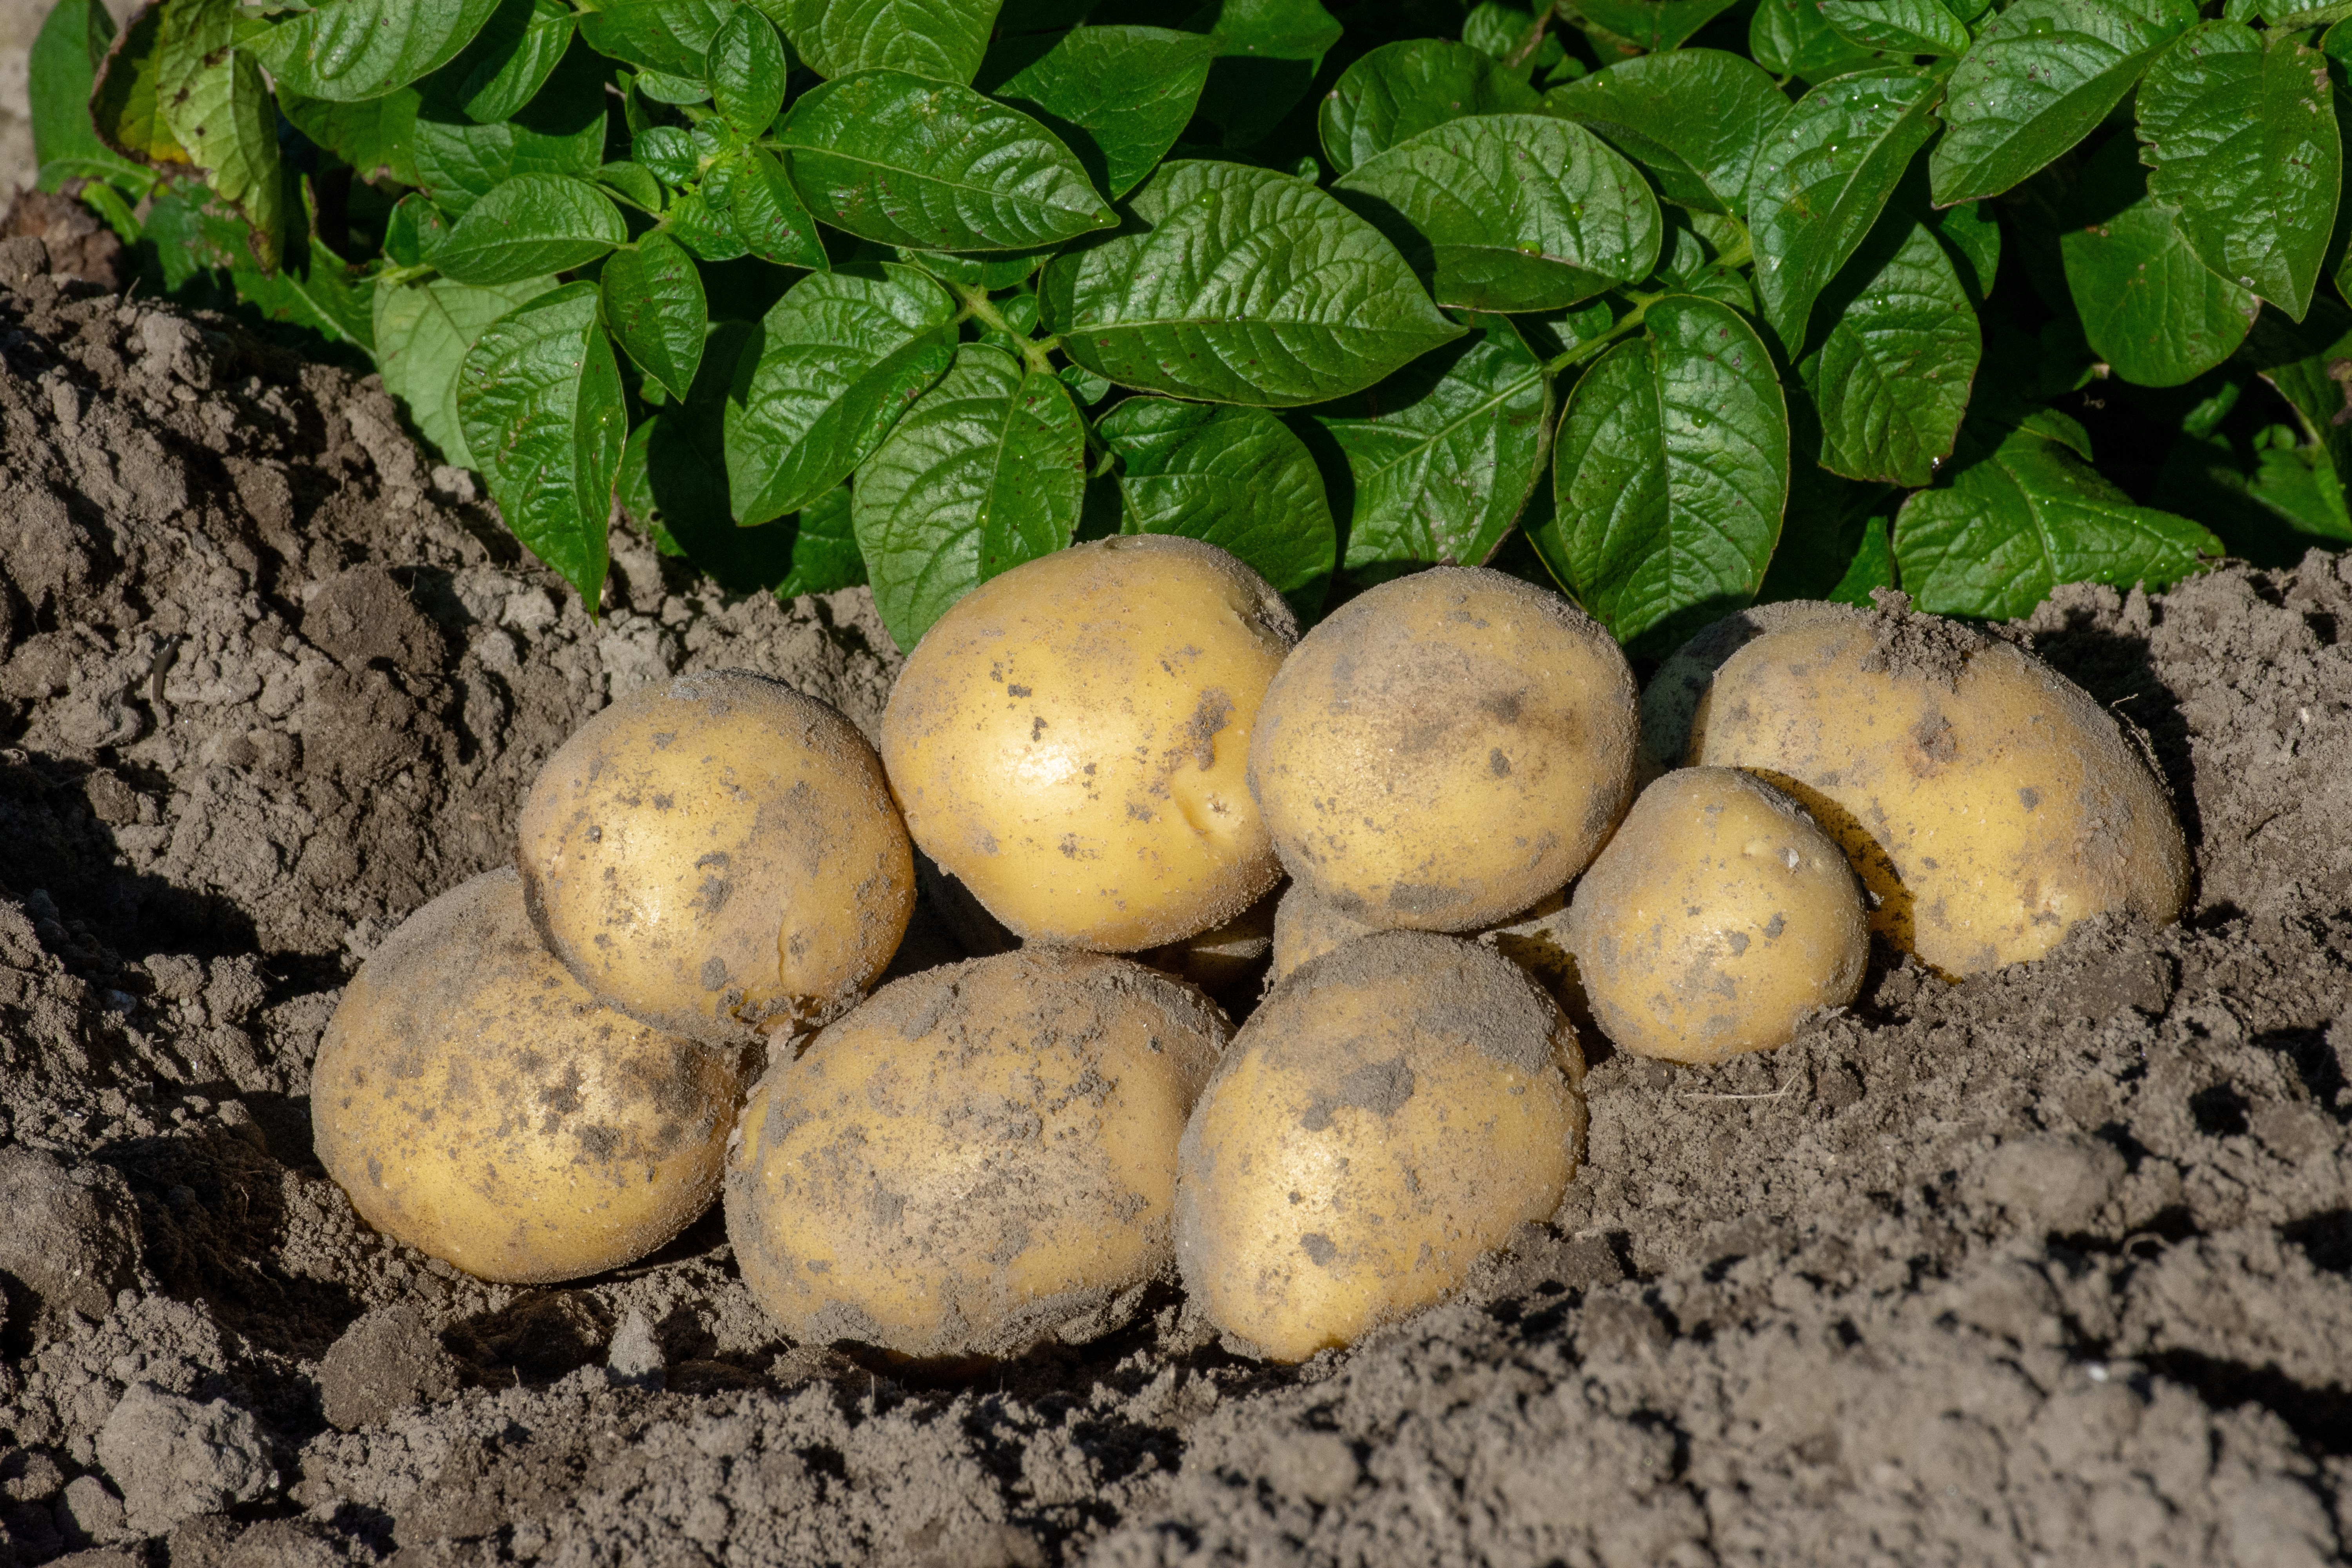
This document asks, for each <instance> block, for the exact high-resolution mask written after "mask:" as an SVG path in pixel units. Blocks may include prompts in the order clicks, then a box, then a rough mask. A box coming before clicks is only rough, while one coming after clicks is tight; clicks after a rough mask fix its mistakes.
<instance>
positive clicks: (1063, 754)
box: [882, 534, 1298, 952]
mask: <svg viewBox="0 0 2352 1568" xmlns="http://www.w3.org/2000/svg"><path fill="white" fill-rule="evenodd" d="M1297 635H1298V625H1297V619H1296V617H1294V616H1292V614H1291V612H1290V609H1289V606H1288V605H1285V604H1284V603H1283V601H1282V596H1281V595H1278V594H1276V592H1275V591H1274V589H1273V588H1272V587H1270V586H1269V585H1268V584H1266V582H1265V579H1264V578H1262V577H1260V576H1258V575H1257V574H1256V573H1255V572H1252V571H1251V570H1250V569H1249V568H1248V567H1246V566H1244V565H1243V564H1242V563H1240V562H1239V561H1237V560H1235V559H1234V557H1233V556H1231V555H1228V554H1227V553H1225V552H1223V551H1222V550H1219V549H1217V548H1215V547H1214V546H1213V545H1208V544H1203V543H1201V542H1199V541H1197V540H1191V539H1181V538H1176V537H1173V536H1166V535H1150V534H1146V535H1137V536H1130V537H1120V538H1115V539H1105V540H1100V541H1097V542H1094V543H1090V544H1081V545H1077V546H1075V547H1074V548H1071V549H1068V550H1060V551H1055V552H1054V553H1053V554H1051V555H1046V556H1043V557H1041V558H1039V559H1038V560H1035V561H1031V562H1028V563H1024V564H1023V565H1020V566H1016V567H1014V568H1013V570H1012V571H1010V572H1007V573H1005V574H1003V575H1002V576H999V577H994V578H992V579H990V580H989V581H988V582H986V583H983V584H981V585H980V586H979V587H978V588H975V589H974V590H972V592H971V593H970V594H968V595H965V596H964V597H963V598H962V599H961V600H960V601H959V602H958V603H957V604H956V605H955V606H954V607H953V608H952V609H950V610H949V611H948V613H947V614H946V615H944V616H940V619H939V621H938V622H937V623H936V624H935V625H933V626H932V627H931V629H930V630H929V632H927V633H926V634H924V637H923V640H922V642H921V643H920V644H919V646H918V647H916V648H915V651H914V652H913V654H912V655H910V656H909V657H908V660H907V664H906V668H904V669H902V670H901V671H900V672H899V675H898V686H897V687H896V689H893V690H892V692H891V694H890V705H889V709H888V710H887V712H885V713H884V715H883V719H882V757H883V761H884V762H885V763H887V765H888V768H889V773H890V787H891V789H892V791H893V792H894V793H896V795H898V804H899V805H900V806H901V807H902V808H903V809H904V810H905V812H906V814H907V825H908V827H909V828H910V829H911V830H912V831H913V833H914V836H915V842H916V843H918V844H919V845H920V846H922V847H923V851H924V852H925V853H926V854H928V855H929V856H930V857H931V858H934V859H935V860H937V861H938V862H939V864H940V868H942V869H943V870H945V871H947V872H948V873H950V875H952V876H954V877H955V878H957V879H960V880H961V882H962V884H963V885H964V887H965V888H967V889H970V891H971V894H972V895H973V896H974V897H975V898H977V899H978V900H980V902H981V903H982V905H984V906H985V907H986V908H987V909H988V910H989V911H990V912H991V913H992V914H994V915H995V916H996V918H997V919H998V920H1000V921H1003V922H1004V924H1005V925H1006V926H1007V927H1008V928H1010V929H1011V930H1012V931H1013V932H1014V933H1015V934H1016V935H1018V936H1021V937H1023V938H1024V939H1025V940H1027V941H1031V942H1066V943H1070V944H1073V945H1076V946H1080V947H1090V948H1097V949H1100V950H1104V951H1108V952H1138V951H1140V950H1142V949H1144V948H1150V947H1158V946H1160V945H1161V944H1163V943H1166V942H1178V941H1181V940H1182V939H1183V938H1185V937H1188V936H1192V935H1194V934H1196V933H1198V932H1200V931H1206V930H1208V929H1209V928H1211V927H1212V926H1216V925H1220V924H1223V922H1224V921H1228V920H1231V919H1232V918H1234V916H1235V915H1238V914H1240V913H1241V912H1242V911H1243V910H1245V909H1247V908H1248V907H1249V906H1250V904H1251V903H1253V902H1254V901H1255V900H1256V899H1257V898H1258V897H1259V896H1260V895H1261V894H1264V893H1265V892H1266V891H1267V890H1268V889H1271V888H1272V887H1273V886H1274V884H1275V881H1276V878H1277V877H1278V876H1279V875H1280V868H1279V867H1278V866H1277V864H1276V860H1275V858H1274V850H1273V847H1272V845H1271V844H1270V842H1269V841H1268V839H1267V837H1266V833H1265V826H1264V824H1263V823H1262V822H1261V821H1260V820H1259V817H1258V811H1257V806H1256V805H1255V803H1254V802H1253V801H1252V800H1251V799H1250V795H1249V791H1248V789H1247V788H1246V787H1245V786H1244V782H1243V769H1244V759H1245V757H1246V756H1247V754H1248V751H1249V742H1250V735H1251V733H1252V731H1253V728H1254V726H1255V723H1256V719H1257V710H1258V703H1259V700H1260V699H1261V698H1262V697H1263V696H1264V694H1265V689H1266V683H1267V682H1269V681H1270V680H1272V679H1274V672H1275V670H1276V668H1277V667H1278V666H1280V664H1281V663H1282V660H1283V657H1284V655H1286V653H1287V652H1288V651H1289V649H1290V645H1291V644H1292V643H1293V642H1294V641H1296V640H1297Z"/></svg>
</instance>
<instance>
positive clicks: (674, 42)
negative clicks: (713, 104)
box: [580, 0, 738, 98]
mask: <svg viewBox="0 0 2352 1568" xmlns="http://www.w3.org/2000/svg"><path fill="white" fill-rule="evenodd" d="M737 8H738V7H737V6H736V4H735V0H599V4H598V5H597V7H596V8H595V9H594V10H593V11H583V12H582V13H581V14H580V36H581V37H583V38H585V39H587V40H588V43H589V46H590V47H592V48H593V49H595V51H596V52H597V53H598V54H601V55H609V56H611V57H612V58H614V59H616V60H623V61H625V62H627V63H628V64H630V65H633V66H643V67H645V68H646V69H648V70H655V71H659V72H661V73H663V74H664V75H666V76H674V77H682V78H684V79H687V80H688V81H692V82H697V83H698V82H700V81H701V80H702V73H703V72H704V71H705V70H706V69H707V68H709V61H710V45H711V40H713V39H715V38H716V37H719V29H720V28H721V27H724V26H726V25H727V22H728V18H729V17H730V16H733V15H734V14H735V12H736V10H737ZM701 96H703V95H702V94H701V93H697V94H696V97H697V98H699V97H701Z"/></svg>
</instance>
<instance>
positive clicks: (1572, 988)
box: [1266, 884, 1592, 1029]
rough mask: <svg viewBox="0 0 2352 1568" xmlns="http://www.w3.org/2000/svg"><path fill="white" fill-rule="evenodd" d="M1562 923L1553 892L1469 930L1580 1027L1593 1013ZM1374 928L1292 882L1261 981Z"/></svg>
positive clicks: (1563, 910) (1560, 901)
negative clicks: (1527, 906) (1498, 921)
mask: <svg viewBox="0 0 2352 1568" xmlns="http://www.w3.org/2000/svg"><path fill="white" fill-rule="evenodd" d="M1567 926H1568V900H1566V899H1565V898H1563V897H1561V896H1560V895H1559V894H1558V893H1552V894H1549V895H1548V896H1547V897H1544V898H1541V899H1538V900H1536V902H1535V905H1534V907H1533V908H1531V909H1526V910H1520V911H1519V912H1518V913H1517V915H1515V916H1513V917H1512V918H1511V919H1509V920H1507V921H1503V922H1502V923H1501V924H1499V925H1491V926H1488V927H1487V928H1486V930H1484V931H1478V932H1475V933H1474V934H1475V940H1476V941H1477V942H1479V943H1480V944H1481V945H1482V946H1486V947H1491V948H1493V949H1494V950H1495V951H1496V952H1499V953H1501V954H1502V955H1503V956H1504V957H1505V958H1507V959H1509V960H1510V961H1511V962H1512V963H1516V964H1517V965H1518V966H1519V967H1520V968H1521V969H1523V970H1525V971H1527V973H1528V978H1529V979H1531V980H1533V981H1534V982H1535V983H1536V984H1538V985H1540V986H1542V987H1543V988H1544V990H1545V991H1546V992H1547V993H1548V994H1549V995H1550V997H1551V999H1552V1000H1553V1001H1555V1002H1557V1003H1559V1006H1560V1010H1561V1011H1562V1012H1564V1013H1566V1014H1567V1015H1568V1017H1569V1022H1570V1023H1572V1024H1574V1025H1575V1026H1577V1027H1578V1028H1580V1029H1581V1028H1584V1027H1586V1026H1588V1025H1590V1024H1591V1022H1592V1015H1591V1012H1590V1011H1589V1010H1588V1008H1587V1006H1586V1005H1585V1000H1584V988H1583V986H1582V985H1581V984H1580V983H1579V982H1578V980H1577V975H1576V960H1575V958H1574V957H1572V956H1571V955H1570V952H1569V951H1568V934H1567ZM1378 929H1380V928H1378V927H1376V926H1369V925H1366V924H1365V923H1364V922H1363V921H1360V920H1354V919H1351V918H1350V917H1349V916H1347V915H1343V914H1341V913H1340V912H1339V910H1336V909H1333V908H1332V907H1331V906H1330V905H1329V904H1327V903H1325V902H1324V901H1323V900H1320V899H1318V898H1317V897H1316V896H1315V895H1314V894H1312V893H1310V892H1308V891H1307V890H1306V889H1304V888H1300V887H1298V886H1297V885H1296V884H1294V885H1293V886H1292V887H1291V888H1290V889H1289V890H1288V891H1287V892H1286V893H1284V894H1283V895H1282V902H1281V903H1280V904H1279V905H1278V906H1277V907H1276V910H1275V914H1274V962H1273V964H1272V966H1271V967H1270V968H1269V969H1268V971H1267V973H1266V983H1267V984H1276V983H1278V982H1280V981H1283V980H1286V979H1287V978H1289V976H1290V975H1291V973H1293V972H1294V971H1296V970H1297V969H1298V968H1299V966H1300V965H1302V964H1305V963H1309V962H1310V961H1312V960H1314V959H1318V958H1320V957H1322V956H1323V955H1324V954H1325V953H1327V952H1331V951H1332V950H1333V949H1335V948H1337V947H1339V946H1340V945H1342V944H1343V943H1346V942H1354V941H1355V940H1357V939H1358V938H1359V937H1366V936H1370V935H1371V934H1372V932H1373V931H1376V930H1378Z"/></svg>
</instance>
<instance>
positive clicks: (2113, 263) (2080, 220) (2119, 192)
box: [2058, 136, 2262, 386]
mask: <svg viewBox="0 0 2352 1568" xmlns="http://www.w3.org/2000/svg"><path fill="white" fill-rule="evenodd" d="M2137 153H2138V148H2137V145H2135V144H2134V142H2133V141H2132V139H2131V138H2130V137H2128V136H2117V137H2116V138H2115V139H2113V140H2112V141H2110V142H2107V144H2106V145H2105V146H2104V147H2102V148H2100V149H2099V150H2098V152H2097V153H2094V154H2092V156H2091V158H2090V160H2089V162H2087V163H2084V165H2083V171H2082V176H2081V179H2080V181H2079V182H2078V183H2077V184H2076V185H2075V186H2074V193H2073V195H2072V196H2071V197H2070V198H2069V199H2068V201H2067V204H2066V207H2065V227H2064V230H2063V233H2062V234H2061V235H2060V237H2059V241H2058V247H2059V254H2060V256H2061V257H2062V258H2063V262H2064V266H2065V272H2066V288H2067V290H2068V292H2069V293H2071V294H2072V295H2073V296H2074V309H2075V310H2076V312H2077V313H2078V314H2079V315H2080V316H2081V317H2082V319H2083V335H2084V337H2085V338H2087V339H2088V340H2089V341H2090V345H2091V350H2092V352H2093V353H2096V354H2097V355H2098V356H2099V358H2101V359H2102V360H2105V362H2106V363H2108V364H2109V365H2111V366H2113V367H2114V369H2115V373H2116V374H2117V375H2119V376H2121V377H2123V378H2124V379H2125V380H2126V381H2128V382H2133V383H2136V384H2138V385H2141V386H2179V385H2180V384H2183V383H2184V382H2189V381H2194V380H2195V379H2197V377H2199V376H2200V375H2202V374H2205V373H2206V372H2207V371H2209V370H2210V369H2212V368H2213V367H2214V366H2215V365H2217V364H2220V363H2221V362H2222V361H2223V360H2226V359H2228V358H2229V357H2230V355H2231V354H2232V353H2235V352H2236V351H2237V347H2238V345H2239V344H2240V343H2242V342H2244V341H2245V338H2246V330H2247V329H2248V328H2249V327H2251V326H2252V325H2253V321H2254V314H2255V312H2256V311H2257V310H2260V309H2261V308H2262V307H2261V305H2260V304H2259V303H2258V302H2257V301H2256V300H2255V298H2254V296H2253V295H2252V294H2250V293H2248V292H2247V291H2246V290H2245V289H2241V288H2239V287H2238V286H2237V285H2236V284H2234V283H2232V282H2231V281H2230V280H2229V279H2226V278H2222V277H2220V276H2218V275H2217V274H2215V273H2213V272H2212V271H2210V270H2209V269H2208V268H2206V267H2205V265H2204V264H2203V263H2202V262H2200V261H2199V260H2198V259H2197V256H2196V253H2195V252H2194V251H2192V250H2190V249H2189V241H2188V240H2187V238H2185V237H2183V236H2182V234H2181V232H2180V229H2179V226H2178V225H2176V224H2175V223H2174V221H2173V217H2172V215H2171V213H2169V212H2168V211H2167V210H2166V209H2165V208H2164V207H2162V206H2160V205H2158V204H2157V202H2156V201H2155V200H2154V199H2153V198H2152V197H2150V196H2149V195H2148V190H2147V186H2148V177H2147V169H2145V168H2144V167H2142V166H2141V164H2140V162H2139V158H2138V156H2137Z"/></svg>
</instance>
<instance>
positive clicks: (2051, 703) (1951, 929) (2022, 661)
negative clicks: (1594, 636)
mask: <svg viewBox="0 0 2352 1568" xmlns="http://www.w3.org/2000/svg"><path fill="white" fill-rule="evenodd" d="M1701 635H1702V636H1703V637H1704V636H1705V635H1706V634H1701ZM1688 756H1689V760H1690V761H1691V762H1692V763H1703V764H1706V765H1708V766H1719V767H1738V768H1746V769H1747V770H1748V771H1749V772H1751V773H1755V774H1757V775H1758V776H1759V777H1760V778H1762V779H1765V780H1766V781H1768V782H1769V783H1771V784H1777V785H1779V786H1780V788H1781V789H1783V790H1785V791H1787V792H1788V793H1789V794H1790V795H1793V796H1795V797H1796V799H1797V801H1798V803H1799V804H1800V805H1803V806H1804V807H1805V808H1806V809H1807V810H1808V811H1810V812H1811V813H1812V815H1813V816H1814V817H1815V818H1816V819H1817V820H1818V821H1819V822H1820V823H1821V825H1822V826H1823V827H1825V828H1827V829H1828V830H1829V831H1830V834H1831V836H1832V837H1834V838H1836V839H1837V840H1838V843H1839V845H1840V846H1841V847H1843V849H1844V850H1845V853H1846V858H1848V859H1849V860H1851V861H1852V862H1853V866H1854V868H1855V869H1856V870H1857V871H1859V872H1860V873H1861V875H1862V879H1863V885H1864V888H1865V889H1868V892H1869V895H1870V896H1871V898H1872V900H1874V908H1873V909H1872V910H1871V916H1870V921H1871V925H1872V927H1873V929H1874V930H1876V931H1881V932H1883V933H1884V934H1885V937H1886V938H1887V940H1888V941H1889V942H1892V943H1893V944H1894V945H1895V947H1896V948H1898V949H1901V950H1903V951H1906V952H1915V953H1916V954H1917V955H1918V956H1919V958H1920V959H1921V960H1922V961H1923V962H1924V963H1927V964H1928V965H1929V966H1930V967H1932V968H1934V969H1936V970H1937V971H1939V972H1941V973H1944V974H1946V975H1948V976H1953V977H1958V976H1961V975H1967V974H1973V973H1978V972H1979V971H1982V970H1986V969H1991V968H1994V967H1997V966H1998V965H2000V964H2004V963H2019V962H2021V961H2022V960H2025V959H2031V958H2036V957H2039V956H2041V955H2042V953H2044V952H2049V951H2050V949H2051V948H2052V947H2053V946H2055V945H2056V944H2057V942H2058V941H2059V939H2060V938H2062V937H2063V936H2064V935H2065V934H2066V931H2068V929H2069V928H2071V927H2072V926H2074V924H2075V923H2076V922H2077V921H2083V920H2086V919H2088V918H2089V917H2090V916H2092V915H2095V914H2099V913H2102V912H2105V911H2122V912H2129V913H2132V914H2137V915H2143V916H2146V917H2147V918H2148V919H2150V920H2153V921H2169V920H2171V919H2173V918H2174V917H2175V916H2177V915H2178V914H2179V911H2180V906H2181V902H2182V900H2184V899H2186V898H2187V896H2188V890H2189V852H2188V846H2187V844H2186V842H2185V841H2184V840H2183V839H2182V837H2181V834H2180V824H2179V822H2178V821H2177V820H2176V819H2175V818H2174V816H2173V815H2172V806H2171V804H2170V802H2169V801H2168V799H2167V798H2166V795H2165V793H2164V789H2163V786H2162V785H2161V784H2158V782H2157V780H2156V777H2155V775H2154V774H2153V773H2151V772H2150V771H2149V769H2148V766H2147V762H2146V761H2145V760H2144V759H2143V758H2142V757H2141V755H2140V754H2139V752H2137V751H2136V750H2135V749H2134V748H2133V746H2132V744H2131V743H2130V742H2127V741H2126V739H2125V738H2124V735H2123V733H2122V731H2120V730H2118V729H2117V728H2116V721H2115V720H2114V718H2113V717H2111V716H2110V715H2109V714H2108V713H2107V712H2106V710H2104V709H2102V708H2101V707H2100V706H2099V705H2098V704H2097V703H2095V702H2094V701H2092V700H2091V699H2090V698H2089V696H2087V695H2086V694H2085V693H2084V691H2083V690H2082V689H2081V688H2079V687H2077V686H2075V685H2074V683H2073V682H2071V681H2069V680H2066V679H2063V677H2061V676H2059V675H2058V674H2057V673H2056V672H2054V671H2053V670H2052V669H2050V668H2049V667H2047V666H2046V665H2044V664H2042V662H2041V661H2040V660H2038V659H2036V658H2033V657H2032V656H2031V655H2029V654H2027V653H2024V652H2022V651H2021V650H2020V649H2018V648H2017V647H2013V646H2011V644H2009V643H2005V642H2000V641H1998V640H1996V639H1993V638H1990V637H1986V636H1984V635H1983V634H1981V633H1979V632H1976V631H1973V630H1971V629H1969V627H1967V626H1961V625H1960V624H1958V623H1957V622H1952V621H1945V620H1942V619H1940V618H1938V617H1937V616H1923V615H1915V614H1912V613H1910V612H1909V611H1907V610H1901V609H1895V610H1882V611H1877V612H1870V611H1863V610H1853V609H1846V608H1844V607H1843V606H1837V605H1822V606H1819V607H1816V608H1813V609H1810V610H1807V611H1804V612H1801V613H1799V612H1791V613H1790V618H1789V619H1788V620H1787V621H1785V622H1783V623H1782V624H1780V626H1777V627H1776V628H1774V629H1770V630H1767V631H1765V632H1764V633H1763V634H1762V635H1760V636H1758V637H1755V638H1754V639H1752V640H1750V641H1748V643H1747V644H1746V646H1744V647H1740V648H1739V649H1738V651H1737V652H1735V653H1733V654H1731V655H1730V656H1729V657H1728V658H1726V659H1725V660H1724V661H1723V664H1722V666H1721V668H1718V669H1717V671H1716V672H1715V675H1714V678H1713V679H1712V680H1710V681H1708V682H1707V683H1706V689H1705V690H1704V691H1703V693H1702V694H1701V696H1700V698H1699V700H1698V703H1697V705H1696V710H1695V711H1694V713H1693V716H1692V722H1691V734H1690V743H1689V750H1688Z"/></svg>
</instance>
